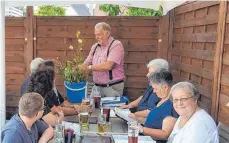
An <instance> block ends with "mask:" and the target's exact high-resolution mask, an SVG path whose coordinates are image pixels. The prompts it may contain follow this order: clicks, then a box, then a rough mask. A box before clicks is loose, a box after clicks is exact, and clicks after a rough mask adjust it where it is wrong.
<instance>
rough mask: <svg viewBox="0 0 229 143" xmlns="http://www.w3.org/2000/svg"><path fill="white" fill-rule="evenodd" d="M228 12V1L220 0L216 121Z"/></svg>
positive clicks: (214, 100)
mask: <svg viewBox="0 0 229 143" xmlns="http://www.w3.org/2000/svg"><path fill="white" fill-rule="evenodd" d="M226 13H227V1H220V5H219V18H218V25H217V41H216V50H215V57H214V68H213V91H212V105H211V115H212V117H213V118H214V119H215V120H216V121H217V119H218V110H219V96H220V78H221V73H222V62H223V47H224V36H225V22H226Z"/></svg>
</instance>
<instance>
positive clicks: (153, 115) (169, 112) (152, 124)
mask: <svg viewBox="0 0 229 143" xmlns="http://www.w3.org/2000/svg"><path fill="white" fill-rule="evenodd" d="M168 116H172V117H175V118H178V116H179V115H178V114H177V112H176V111H175V110H174V108H173V104H172V102H171V101H170V100H169V99H168V100H167V101H165V102H164V103H162V104H161V105H160V106H159V107H156V108H154V109H153V110H151V112H150V113H149V114H148V117H147V119H146V122H145V125H144V126H145V127H147V128H152V129H162V122H163V120H164V119H165V118H166V117H168Z"/></svg>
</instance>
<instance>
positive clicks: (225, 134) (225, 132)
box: [218, 122, 229, 143]
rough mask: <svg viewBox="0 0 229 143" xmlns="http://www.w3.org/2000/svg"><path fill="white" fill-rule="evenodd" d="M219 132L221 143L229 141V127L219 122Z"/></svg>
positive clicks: (228, 142)
mask: <svg viewBox="0 0 229 143" xmlns="http://www.w3.org/2000/svg"><path fill="white" fill-rule="evenodd" d="M218 132H219V143H229V127H228V126H226V125H224V124H223V123H220V122H219V124H218Z"/></svg>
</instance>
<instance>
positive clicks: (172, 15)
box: [167, 9, 174, 67]
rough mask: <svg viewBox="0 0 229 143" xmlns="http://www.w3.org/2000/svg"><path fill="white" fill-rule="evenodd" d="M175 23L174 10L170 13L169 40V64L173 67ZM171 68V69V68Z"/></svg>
mask: <svg viewBox="0 0 229 143" xmlns="http://www.w3.org/2000/svg"><path fill="white" fill-rule="evenodd" d="M173 23H174V9H172V10H170V11H169V39H168V55H167V57H168V62H169V64H170V66H171V64H172V63H171V61H172V60H171V51H172V48H173V35H174V34H173ZM170 66H169V67H170Z"/></svg>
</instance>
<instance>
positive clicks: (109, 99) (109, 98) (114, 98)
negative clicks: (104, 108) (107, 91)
mask: <svg viewBox="0 0 229 143" xmlns="http://www.w3.org/2000/svg"><path fill="white" fill-rule="evenodd" d="M101 100H102V102H108V101H120V97H103V98H101Z"/></svg>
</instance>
